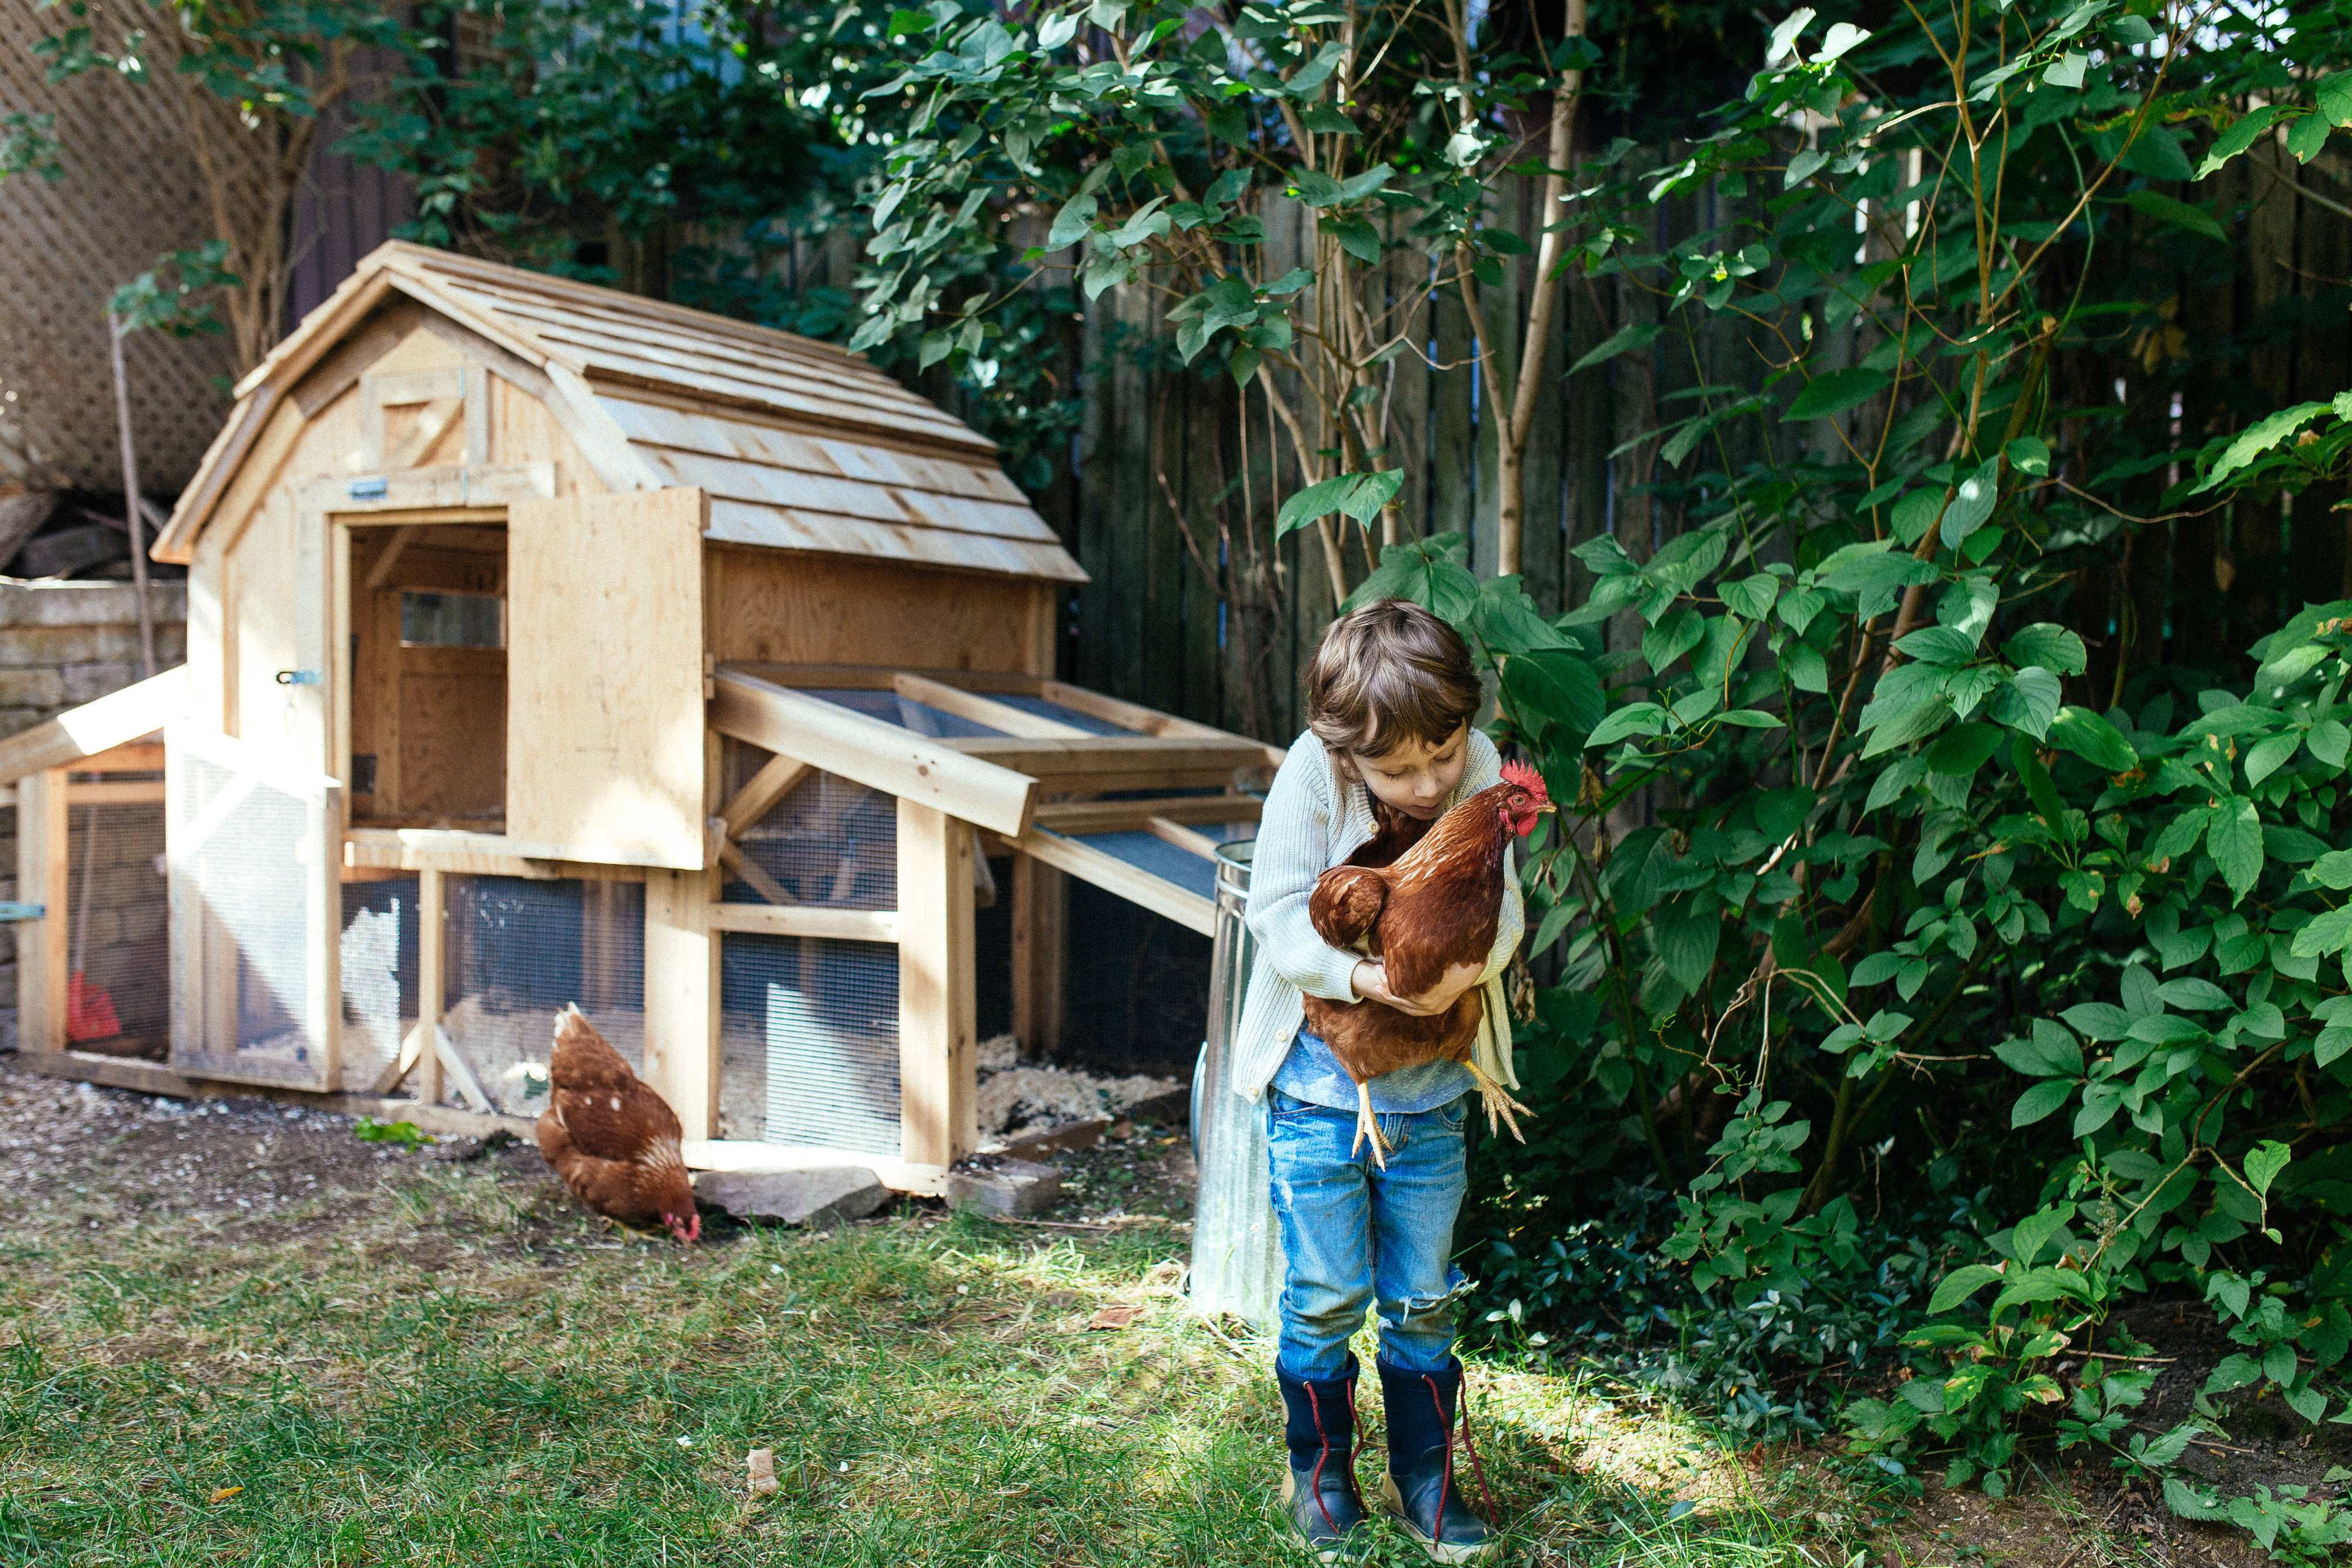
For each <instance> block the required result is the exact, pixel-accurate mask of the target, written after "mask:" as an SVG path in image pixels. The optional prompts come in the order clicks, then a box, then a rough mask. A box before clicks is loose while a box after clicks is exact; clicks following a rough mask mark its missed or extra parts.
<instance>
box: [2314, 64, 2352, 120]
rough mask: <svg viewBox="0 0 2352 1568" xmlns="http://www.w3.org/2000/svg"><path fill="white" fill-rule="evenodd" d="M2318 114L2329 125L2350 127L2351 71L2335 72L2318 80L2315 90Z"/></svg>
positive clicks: (2351, 109) (2351, 107)
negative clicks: (2325, 118)
mask: <svg viewBox="0 0 2352 1568" xmlns="http://www.w3.org/2000/svg"><path fill="white" fill-rule="evenodd" d="M2315 91H2316V92H2317V94H2318V97H2319V112H2320V113H2321V114H2323V115H2326V117H2327V123H2328V124H2330V125H2352V71H2336V72H2333V73H2331V74H2329V75H2327V76H2324V77H2322V78H2319V85H2318V87H2317V88H2316V89H2315Z"/></svg>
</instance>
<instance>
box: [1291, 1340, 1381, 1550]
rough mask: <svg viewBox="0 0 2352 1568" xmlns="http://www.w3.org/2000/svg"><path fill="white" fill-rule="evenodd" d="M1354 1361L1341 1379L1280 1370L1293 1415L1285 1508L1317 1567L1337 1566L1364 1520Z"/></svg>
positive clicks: (1350, 1362) (1352, 1358)
mask: <svg viewBox="0 0 2352 1568" xmlns="http://www.w3.org/2000/svg"><path fill="white" fill-rule="evenodd" d="M1356 1372H1357V1367H1356V1358H1355V1357H1354V1356H1352V1355H1351V1356H1349V1358H1348V1370H1347V1371H1346V1372H1344V1373H1342V1374H1341V1375H1339V1376H1338V1377H1321V1378H1309V1377H1293V1376H1291V1375H1290V1374H1288V1373H1286V1372H1285V1371H1283V1370H1282V1369H1281V1368H1280V1367H1278V1366H1277V1367H1276V1368H1275V1370H1274V1376H1275V1381H1276V1382H1277V1383H1279V1384H1280V1385H1282V1403H1283V1406H1284V1408H1285V1409H1286V1410H1287V1411H1288V1412H1289V1416H1290V1419H1289V1422H1288V1424H1287V1426H1286V1428H1285V1429H1284V1432H1283V1442H1284V1444H1285V1446H1286V1447H1287V1448H1289V1450H1290V1464H1289V1468H1288V1469H1286V1471H1285V1472H1284V1474H1283V1478H1282V1504H1283V1509H1284V1511H1286V1513H1288V1514H1289V1516H1290V1525H1291V1528H1292V1529H1294V1530H1296V1531H1298V1533H1299V1535H1300V1537H1301V1538H1303V1539H1304V1540H1305V1541H1306V1542H1307V1549H1308V1550H1309V1551H1311V1552H1314V1554H1315V1560H1316V1561H1317V1562H1318V1563H1336V1562H1338V1561H1339V1559H1340V1558H1341V1556H1343V1555H1344V1554H1345V1548H1346V1546H1347V1543H1348V1538H1349V1535H1350V1534H1352V1533H1353V1532H1354V1531H1355V1529H1356V1527H1357V1526H1358V1525H1360V1524H1361V1523H1363V1521H1364V1501H1363V1499H1362V1497H1361V1496H1360V1495H1359V1494H1358V1492H1357V1490H1356V1464H1355V1459H1356Z"/></svg>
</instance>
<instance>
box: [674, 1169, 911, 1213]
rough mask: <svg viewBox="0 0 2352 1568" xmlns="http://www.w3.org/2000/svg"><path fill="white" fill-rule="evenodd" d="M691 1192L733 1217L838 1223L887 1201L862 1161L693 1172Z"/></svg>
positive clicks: (884, 1189) (887, 1191)
mask: <svg viewBox="0 0 2352 1568" xmlns="http://www.w3.org/2000/svg"><path fill="white" fill-rule="evenodd" d="M694 1196H695V1197H696V1198H697V1199H698V1200H699V1201H701V1202H703V1203H707V1204H709V1205H710V1206H711V1207H714V1208H723V1209H725V1210H726V1211H727V1212H728V1213H730V1214H731V1215H733V1216H735V1217H736V1218H738V1219H754V1218H757V1219H781V1220H782V1221H783V1222H784V1223H785V1224H787V1225H840V1224H843V1223H845V1222H846V1221H848V1220H852V1219H863V1218H866V1216H867V1215H869V1214H871V1213H873V1212H874V1211H875V1210H876V1209H877V1208H879V1207H882V1206H883V1205H884V1204H886V1203H887V1202H889V1201H890V1189H889V1188H888V1187H887V1186H883V1185H882V1184H881V1183H880V1182H878V1181H877V1180H875V1179H874V1172H873V1171H872V1170H871V1169H870V1168H868V1167H867V1166H812V1167H810V1168H808V1169H806V1170H793V1171H697V1172H695V1173H694Z"/></svg>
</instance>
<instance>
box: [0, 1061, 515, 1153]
mask: <svg viewBox="0 0 2352 1568" xmlns="http://www.w3.org/2000/svg"><path fill="white" fill-rule="evenodd" d="M16 1065H17V1066H18V1067H20V1068H23V1069H24V1070H26V1071H30V1072H37V1073H40V1074H42V1075H43V1076H45V1077H48V1078H64V1079H73V1080H79V1081H80V1082H85V1083H98V1084H103V1085H105V1086H106V1087H108V1088H110V1089H128V1090H131V1092H134V1093H139V1094H169V1095H172V1096H173V1097H175V1098H179V1099H184V1100H226V1099H230V1098H236V1099H240V1100H247V1099H254V1098H261V1099H267V1100H272V1101H275V1102H277V1103H279V1104H281V1105H301V1106H306V1107H308V1108H310V1109H311V1110H315V1111H326V1112H331V1113H334V1114H336V1115H340V1116H372V1117H373V1118H375V1119H376V1120H377V1121H379V1122H407V1123H409V1124H412V1125H414V1126H415V1127H417V1128H419V1129H421V1130H423V1131H425V1132H427V1133H433V1134H438V1135H443V1136H448V1137H461V1138H462V1137H482V1136H485V1135H487V1134H490V1133H495V1132H507V1133H511V1134H514V1135H515V1136H516V1137H518V1138H535V1137H536V1136H537V1133H538V1128H537V1124H535V1123H534V1122H532V1121H531V1119H530V1118H529V1117H527V1116H496V1115H492V1116H484V1115H478V1114H477V1113H473V1112H470V1111H459V1110H457V1109H455V1108H453V1107H450V1106H446V1105H436V1104H433V1103H429V1102H426V1101H423V1100H394V1099H385V1098H383V1097H382V1096H379V1095H373V1094H329V1093H320V1092H314V1091H311V1090H307V1089H281V1088H278V1086H276V1085H275V1084H247V1083H216V1082H211V1081H209V1080H206V1079H202V1078H191V1077H189V1076H187V1075H186V1074H185V1073H183V1072H175V1071H173V1070H172V1069H170V1068H168V1067H163V1066H159V1065H157V1064H156V1063H154V1062H152V1061H132V1060H130V1059H128V1058H125V1057H119V1056H100V1055H98V1054H96V1053H95V1052H91V1051H45V1052H42V1053H41V1054H39V1055H32V1054H29V1053H27V1054H25V1055H20V1056H19V1057H17V1059H16Z"/></svg>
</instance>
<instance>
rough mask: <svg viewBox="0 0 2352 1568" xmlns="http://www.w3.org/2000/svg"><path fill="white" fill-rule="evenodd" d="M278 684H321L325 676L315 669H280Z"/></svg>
mask: <svg viewBox="0 0 2352 1568" xmlns="http://www.w3.org/2000/svg"><path fill="white" fill-rule="evenodd" d="M326 684H327V681H326V677H325V676H323V675H321V674H319V672H318V671H316V670H280V671H278V685H281V686H323V685H326Z"/></svg>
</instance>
